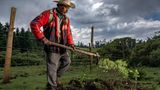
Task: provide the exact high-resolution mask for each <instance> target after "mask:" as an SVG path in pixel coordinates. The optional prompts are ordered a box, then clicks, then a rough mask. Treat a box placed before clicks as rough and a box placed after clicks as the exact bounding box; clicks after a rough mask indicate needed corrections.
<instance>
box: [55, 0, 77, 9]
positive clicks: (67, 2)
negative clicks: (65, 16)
mask: <svg viewBox="0 0 160 90" xmlns="http://www.w3.org/2000/svg"><path fill="white" fill-rule="evenodd" d="M54 2H56V3H57V4H63V5H66V6H69V7H71V8H75V4H74V3H73V2H71V1H70V0H55V1H54Z"/></svg>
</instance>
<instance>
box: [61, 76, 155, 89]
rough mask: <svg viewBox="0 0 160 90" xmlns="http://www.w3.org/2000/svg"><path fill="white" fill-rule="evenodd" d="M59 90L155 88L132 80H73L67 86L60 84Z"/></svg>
mask: <svg viewBox="0 0 160 90" xmlns="http://www.w3.org/2000/svg"><path fill="white" fill-rule="evenodd" d="M58 90H153V89H149V88H148V87H144V86H143V87H142V86H141V85H139V84H138V83H135V82H132V81H130V80H113V79H110V80H102V79H94V80H85V81H80V80H79V79H73V80H71V81H70V82H69V83H68V85H67V86H65V87H63V86H59V88H58Z"/></svg>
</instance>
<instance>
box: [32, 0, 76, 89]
mask: <svg viewBox="0 0 160 90" xmlns="http://www.w3.org/2000/svg"><path fill="white" fill-rule="evenodd" d="M54 2H56V3H57V7H56V8H53V9H51V10H46V11H44V12H42V13H41V14H40V15H39V16H37V17H36V18H35V19H34V20H33V21H31V24H30V26H31V30H32V33H33V34H34V36H35V37H36V38H37V39H38V40H40V41H42V42H43V43H44V50H45V53H46V61H47V90H56V87H57V84H58V77H60V76H61V75H62V74H63V73H64V72H65V71H66V70H67V69H68V66H69V65H70V63H71V60H70V58H69V55H68V53H67V51H66V49H64V48H60V47H56V46H53V45H51V42H56V43H59V44H63V45H68V46H71V47H72V48H73V49H74V42H73V38H72V34H71V30H70V19H69V18H68V17H67V16H66V13H67V12H68V10H69V9H70V8H75V5H74V3H72V2H71V1H70V0H59V1H54ZM41 27H43V31H42V30H41Z"/></svg>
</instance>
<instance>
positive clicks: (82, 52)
mask: <svg viewBox="0 0 160 90" xmlns="http://www.w3.org/2000/svg"><path fill="white" fill-rule="evenodd" d="M51 45H54V46H57V47H61V48H65V49H68V50H71V51H75V52H78V53H81V54H85V55H89V56H94V57H96V58H97V59H96V60H97V61H96V64H98V62H99V58H100V55H99V54H98V53H93V52H88V51H84V50H80V49H77V48H76V49H75V50H73V48H71V47H68V46H65V45H62V44H58V43H55V42H51Z"/></svg>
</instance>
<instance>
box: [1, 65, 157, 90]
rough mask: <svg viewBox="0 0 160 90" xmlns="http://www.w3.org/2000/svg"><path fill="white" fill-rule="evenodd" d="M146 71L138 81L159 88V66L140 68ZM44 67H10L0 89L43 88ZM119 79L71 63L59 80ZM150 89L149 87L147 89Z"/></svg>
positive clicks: (33, 89)
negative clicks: (5, 81) (8, 78)
mask: <svg viewBox="0 0 160 90" xmlns="http://www.w3.org/2000/svg"><path fill="white" fill-rule="evenodd" d="M141 70H143V71H145V72H146V76H145V79H143V80H141V81H138V83H140V84H142V85H143V84H144V86H145V87H146V86H147V87H152V86H153V85H155V86H156V87H157V89H156V90H160V68H149V67H144V68H143V69H141ZM45 72H46V67H45V65H41V66H21V67H12V73H11V77H12V79H11V82H10V83H8V84H2V83H0V90H44V89H45V85H46V82H47V81H46V73H45ZM2 76H3V69H2V68H0V82H2ZM95 78H101V79H106V80H107V79H111V78H112V79H119V78H120V77H118V76H116V74H115V75H113V73H108V74H104V73H100V71H99V69H98V68H97V67H96V66H95V65H93V66H92V69H91V71H90V66H86V65H78V66H75V65H72V66H71V67H70V69H69V71H68V72H66V73H65V74H64V75H63V76H62V77H61V78H60V81H61V82H62V83H63V84H64V85H67V84H68V83H69V81H70V80H71V79H79V80H81V81H83V80H86V79H95ZM150 82H152V83H150ZM148 90H150V89H148Z"/></svg>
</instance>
